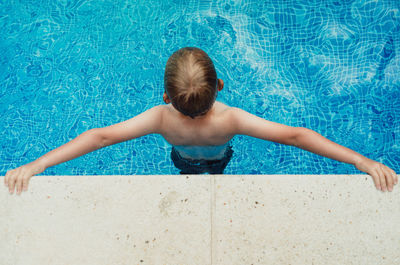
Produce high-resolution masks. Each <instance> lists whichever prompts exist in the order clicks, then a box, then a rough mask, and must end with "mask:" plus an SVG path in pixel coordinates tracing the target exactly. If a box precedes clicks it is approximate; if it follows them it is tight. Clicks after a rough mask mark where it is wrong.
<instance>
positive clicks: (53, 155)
mask: <svg viewBox="0 0 400 265" xmlns="http://www.w3.org/2000/svg"><path fill="white" fill-rule="evenodd" d="M162 109H163V106H162V105H160V106H156V107H153V108H151V109H149V110H147V111H145V112H143V113H141V114H139V115H137V116H135V117H133V118H131V119H129V120H126V121H123V122H120V123H117V124H114V125H111V126H108V127H104V128H94V129H90V130H88V131H86V132H83V133H82V134H80V135H79V136H78V137H76V138H75V139H73V140H71V141H69V142H68V143H66V144H64V145H62V146H60V147H58V148H56V149H54V150H52V151H50V152H48V153H47V154H45V155H43V156H41V157H40V158H38V159H37V160H35V161H33V162H31V163H28V164H26V165H23V166H20V167H18V168H15V169H13V170H10V171H8V172H7V173H6V175H5V177H4V184H5V185H6V186H7V187H8V188H9V191H10V193H11V194H12V193H13V192H14V188H15V187H16V190H17V194H18V195H19V194H20V193H21V192H22V190H23V191H27V189H28V183H29V179H30V178H31V177H32V176H33V175H37V174H40V173H42V172H43V171H44V170H46V168H48V167H51V166H54V165H57V164H60V163H63V162H65V161H69V160H72V159H74V158H77V157H79V156H82V155H84V154H87V153H90V152H93V151H95V150H97V149H100V148H103V147H105V146H109V145H113V144H116V143H120V142H123V141H127V140H130V139H134V138H137V137H140V136H143V135H146V134H150V133H159V132H160V128H161V120H162Z"/></svg>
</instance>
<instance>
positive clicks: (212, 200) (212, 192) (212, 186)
mask: <svg viewBox="0 0 400 265" xmlns="http://www.w3.org/2000/svg"><path fill="white" fill-rule="evenodd" d="M210 207H211V209H210V210H211V211H210V226H211V227H210V234H211V235H210V259H211V265H212V264H213V258H214V257H213V255H214V246H213V241H214V229H213V228H214V216H215V176H214V175H211V174H210Z"/></svg>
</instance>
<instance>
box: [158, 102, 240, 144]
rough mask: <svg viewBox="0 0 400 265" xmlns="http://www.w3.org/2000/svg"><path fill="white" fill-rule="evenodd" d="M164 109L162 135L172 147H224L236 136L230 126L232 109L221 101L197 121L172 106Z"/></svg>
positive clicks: (166, 106)
mask: <svg viewBox="0 0 400 265" xmlns="http://www.w3.org/2000/svg"><path fill="white" fill-rule="evenodd" d="M163 107H164V108H165V109H164V110H163V115H162V125H161V130H160V134H161V135H162V136H163V137H164V138H165V140H166V141H167V142H169V143H170V144H172V145H191V146H212V145H223V144H225V143H227V142H228V141H229V140H230V139H232V137H233V136H234V134H233V133H232V128H230V127H231V126H229V123H230V122H229V118H228V115H229V111H228V110H229V109H230V107H229V106H227V105H225V104H223V103H221V102H219V101H215V103H214V105H213V106H212V108H211V109H210V111H208V112H207V114H205V115H204V116H201V117H196V118H195V119H192V118H190V117H188V116H185V115H183V114H181V113H180V112H178V111H177V110H176V109H175V108H174V107H173V106H172V105H171V104H168V105H163Z"/></svg>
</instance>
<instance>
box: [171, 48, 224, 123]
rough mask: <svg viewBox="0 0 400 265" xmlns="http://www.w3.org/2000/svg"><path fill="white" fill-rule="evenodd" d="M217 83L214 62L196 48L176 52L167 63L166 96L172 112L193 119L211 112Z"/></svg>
mask: <svg viewBox="0 0 400 265" xmlns="http://www.w3.org/2000/svg"><path fill="white" fill-rule="evenodd" d="M217 83H218V80H217V73H216V71H215V67H214V64H213V62H212V61H211V59H210V57H208V55H207V53H205V52H204V51H203V50H201V49H199V48H195V47H185V48H182V49H179V50H178V51H176V52H174V53H173V54H172V55H171V57H169V59H168V61H167V65H166V67H165V75H164V87H165V92H166V94H167V96H168V98H169V100H170V102H171V103H172V105H173V106H174V107H175V109H177V110H178V111H179V112H181V113H182V114H184V115H187V116H190V117H191V118H193V119H194V118H195V117H196V116H200V115H203V114H205V113H207V111H208V110H210V109H211V107H212V105H213V104H214V102H215V99H216V96H217V91H218V90H217ZM221 89H222V88H221ZM219 90H220V89H219ZM164 100H165V99H164Z"/></svg>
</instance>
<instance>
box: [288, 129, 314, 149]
mask: <svg viewBox="0 0 400 265" xmlns="http://www.w3.org/2000/svg"><path fill="white" fill-rule="evenodd" d="M309 130H310V129H308V128H305V127H295V130H294V134H293V137H292V143H291V145H293V146H296V147H299V146H300V142H301V138H302V136H303V135H304V134H306V133H307V131H309Z"/></svg>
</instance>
